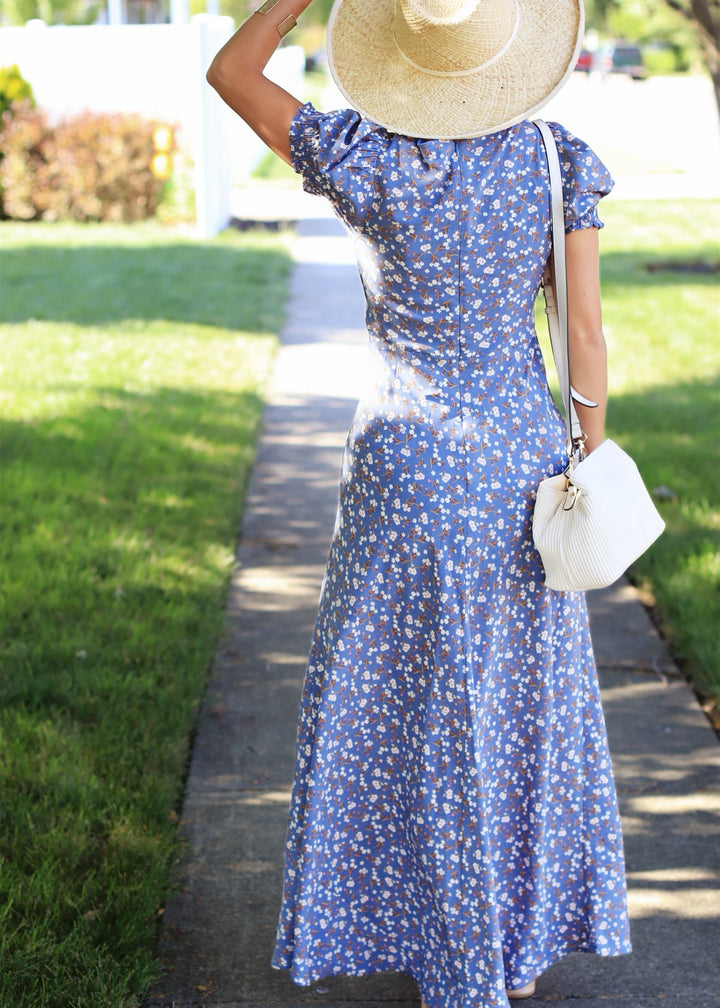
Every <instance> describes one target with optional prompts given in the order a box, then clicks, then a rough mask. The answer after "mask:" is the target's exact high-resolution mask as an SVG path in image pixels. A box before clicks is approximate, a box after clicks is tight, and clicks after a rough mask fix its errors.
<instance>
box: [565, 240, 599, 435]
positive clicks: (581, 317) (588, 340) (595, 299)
mask: <svg viewBox="0 0 720 1008" xmlns="http://www.w3.org/2000/svg"><path fill="white" fill-rule="evenodd" d="M565 253H566V258H567V280H568V323H569V338H570V376H571V381H572V385H573V388H575V389H576V390H577V392H579V393H580V395H582V396H584V397H585V398H586V399H590V400H591V401H592V402H596V403H597V404H598V405H597V406H595V407H589V406H583V405H582V404H581V403H578V402H576V403H575V406H576V408H577V412H578V417H579V418H580V423H581V424H582V428H583V430H584V431H585V433H586V434H587V441H586V448H587V450H588V451H592V450H593V448H597V447H598V445H599V444H600V443H601V442H602V440H603V437H604V431H605V407H606V403H607V350H606V346H605V337H604V335H603V329H602V310H601V305H600V275H599V243H598V230H597V228H582V229H580V230H578V231H570V233H569V234H567V235H566V236H565Z"/></svg>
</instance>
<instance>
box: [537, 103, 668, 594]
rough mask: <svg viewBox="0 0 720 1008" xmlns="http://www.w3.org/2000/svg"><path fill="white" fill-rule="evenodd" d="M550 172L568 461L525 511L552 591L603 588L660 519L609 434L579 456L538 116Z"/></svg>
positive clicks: (659, 526)
mask: <svg viewBox="0 0 720 1008" xmlns="http://www.w3.org/2000/svg"><path fill="white" fill-rule="evenodd" d="M534 125H535V126H536V127H537V128H538V130H539V131H540V134H541V136H542V139H543V143H544V145H545V152H546V154H547V159H548V166H549V169H550V190H551V194H552V235H553V260H554V264H555V291H556V292H557V302H556V300H555V297H554V296H553V289H552V271H551V269H550V268H549V267H548V269H546V271H545V275H544V276H543V293H544V295H545V301H546V311H547V316H548V325H549V329H550V341H551V343H552V350H553V358H554V360H555V367H556V368H557V372H558V379H559V381H560V390H561V394H562V399H563V407H564V410H565V426H566V429H567V447H568V458H569V461H568V466H567V468H566V469H565V470H564V472H562V473H559V474H558V475H557V476H551V477H550V478H549V479H544V480H543V481H542V482H541V483H540V486H539V487H538V491H537V500H536V502H535V509H534V512H533V540H534V542H535V547H536V549H537V551H538V553H539V554H540V557H541V559H542V562H543V566H544V568H545V585H546V586H547V587H548V588H553V589H554V590H555V591H587V590H588V589H591V588H605V587H607V585H610V584H612V583H613V581H616V580H617V579H618V578H619V577H620V575H621V574H623V573H624V571H626V570H627V568H628V567H629V566H630V564H631V563H633V562H634V561H635V560H637V558H638V557H639V556H641V555H642V554H643V553H644V552H645V550H646V549H647V548H648V547H649V546H650V545H651V544H652V543H653V542H655V540H656V539H657V538H658V536H659V535H660V533H661V532H662V531H663V529H664V528H665V523H664V522H663V520H662V518H661V517H660V515H659V514H658V512H657V509H656V507H655V505H654V504H653V502H652V498H651V497H650V494H649V493H648V491H647V489H646V488H645V484H644V483H643V481H642V478H641V476H640V473H639V472H638V468H637V466H636V465H635V463H634V462H633V460H632V459H631V458H630V456H629V455H628V454H627V453H626V452H624V451H623V450H622V448H620V447H619V446H618V445H617V444H615V442H614V441H611V440H609V439H607V440H605V441H603V443H602V444H601V445H600V446H599V447H597V448H596V449H595V450H594V451H592V452H590V454H589V455H585V452H584V448H583V443H584V439H585V436H584V434H583V431H582V427H581V425H580V421H579V419H578V415H577V411H576V409H575V405H574V402H573V400H576V401H578V402H581V403H584V404H585V405H587V406H593V405H595V404H594V403H591V402H590V401H589V400H587V399H584V398H583V397H582V396H581V395H579V394H578V393H577V392H576V391H575V389H573V387H572V385H571V384H570V365H569V343H568V316H567V274H566V269H565V226H564V224H565V222H564V214H563V194H562V175H561V171H560V160H559V158H558V153H557V147H556V145H555V138H554V137H553V135H552V132H551V130H550V128H549V127H548V125H547V123H545V122H543V121H542V120H540V119H538V120H535V122H534Z"/></svg>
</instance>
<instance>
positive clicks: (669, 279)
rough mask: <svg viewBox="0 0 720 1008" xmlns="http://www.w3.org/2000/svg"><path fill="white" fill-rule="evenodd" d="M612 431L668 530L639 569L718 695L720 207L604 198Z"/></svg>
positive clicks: (691, 667)
mask: <svg viewBox="0 0 720 1008" xmlns="http://www.w3.org/2000/svg"><path fill="white" fill-rule="evenodd" d="M602 216H603V219H604V220H605V222H606V227H605V229H604V230H603V231H602V232H601V248H602V257H603V258H602V283H603V296H604V321H605V333H606V336H607V340H608V350H609V372H610V402H609V408H608V434H609V435H610V436H611V437H613V438H614V439H615V440H617V441H618V442H619V443H620V444H621V445H622V446H623V447H624V448H625V449H626V450H627V451H629V452H630V454H631V455H632V456H633V457H634V458H635V460H636V462H637V464H638V466H639V468H640V471H641V473H642V475H643V477H644V479H645V481H646V483H647V485H648V487H649V489H651V490H657V491H659V497H658V500H657V504H658V507H659V509H660V511H661V513H662V515H663V517H664V518H665V521H666V524H667V529H666V531H665V533H664V534H663V535H662V536H661V538H660V539H659V540H658V542H657V543H656V544H655V545H654V546H652V547H651V549H650V550H649V552H648V553H647V554H646V555H645V556H643V557H642V558H641V559H640V560H639V561H638V562H637V564H636V565H635V566H634V567H633V569H632V570H631V577H632V580H633V581H634V582H635V583H636V584H637V585H638V586H639V587H640V588H641V590H642V591H643V592H644V593H645V598H646V600H647V601H648V603H650V604H654V605H655V607H656V612H657V614H658V616H659V617H660V619H661V621H662V627H663V632H664V634H665V635H666V637H667V639H668V641H669V643H670V644H671V647H672V649H673V652H674V655H675V657H676V658H677V659H679V660H680V661H681V662H682V664H683V667H684V669H685V670H686V671H687V673H688V674H689V675H690V676H691V678H692V679H693V681H694V682H695V684H696V686H697V687H698V689H699V690H700V691H701V692H702V693H703V694H704V695H705V696H706V697H711V698H715V700H716V701H717V700H720V633H718V627H720V448H719V445H720V272H719V268H720V243H718V235H719V234H720V204H718V203H717V202H710V201H704V200H686V201H682V202H673V201H663V202H636V203H625V202H621V201H618V202H613V200H612V199H610V200H607V201H604V203H603V206H602Z"/></svg>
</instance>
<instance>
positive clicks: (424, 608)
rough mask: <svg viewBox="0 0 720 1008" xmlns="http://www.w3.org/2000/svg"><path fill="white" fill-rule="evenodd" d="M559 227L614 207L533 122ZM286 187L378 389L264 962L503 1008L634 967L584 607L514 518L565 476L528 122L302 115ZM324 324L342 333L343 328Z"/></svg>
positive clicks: (340, 548)
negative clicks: (560, 964) (343, 289)
mask: <svg viewBox="0 0 720 1008" xmlns="http://www.w3.org/2000/svg"><path fill="white" fill-rule="evenodd" d="M552 129H553V132H554V134H555V137H556V139H557V141H558V145H559V149H560V158H561V163H562V166H563V174H564V197H565V214H566V223H567V228H568V230H571V229H574V228H581V227H599V226H601V225H600V221H599V220H598V217H597V212H596V204H597V202H598V200H599V199H600V197H601V196H602V195H604V194H605V193H607V192H608V191H609V190H610V188H611V186H612V181H611V180H610V178H609V176H608V173H607V171H606V170H605V168H604V166H603V165H602V164H601V162H600V161H599V160H598V158H597V157H596V156H595V155H594V154H593V152H592V151H591V150H590V149H589V148H588V147H587V146H586V145H585V144H583V143H582V142H581V141H579V140H577V139H576V138H575V137H573V136H572V135H571V134H570V133H568V132H567V131H566V130H565V129H564V128H563V127H561V126H557V125H554V124H553V126H552ZM291 146H292V153H293V162H294V166H295V168H296V170H297V171H298V172H301V173H302V175H303V178H304V185H305V188H306V189H307V190H308V191H310V192H313V193H318V194H323V195H325V196H327V198H328V199H329V200H330V201H331V203H332V205H333V207H334V209H335V211H336V213H337V214H338V216H339V217H340V218H341V219H342V220H343V221H344V222H345V223H346V225H347V226H348V227H349V229H350V231H351V233H352V235H353V236H354V239H355V245H356V250H357V258H358V264H359V268H360V273H361V277H362V282H363V285H364V288H365V294H366V299H367V328H368V333H369V341H370V360H371V381H370V382H369V386H368V391H367V394H366V395H365V396H364V397H363V398H362V400H361V401H360V403H359V405H358V409H357V413H356V416H355V420H354V423H353V425H352V428H351V430H350V433H349V436H348V440H347V445H346V449H345V454H344V461H343V468H342V478H341V487H340V502H339V509H338V515H337V523H336V527H335V533H334V537H333V541H332V546H331V551H330V557H329V561H328V567H327V572H326V576H325V580H324V583H323V589H322V596H321V600H320V608H319V613H318V618H317V624H316V628H315V634H314V639H313V643H312V650H311V654H310V658H309V664H308V669H307V675H306V680H305V687H304V695H303V701H302V711H301V720H300V728H299V737H298V748H297V767H296V778H295V786H294V791H293V799H292V808H291V814H290V825H289V832H288V841H287V851H286V867H285V888H284V896H283V905H282V910H281V915H280V923H279V929H278V937H277V945H276V950H275V956H274V959H273V965H274V966H276V967H278V968H287V969H290V970H291V975H292V978H293V979H294V980H295V981H296V982H297V983H300V984H309V983H311V982H312V981H314V980H316V979H319V978H321V977H326V976H330V975H334V974H352V975H359V974H368V973H375V972H378V971H382V970H392V971H401V972H406V973H409V974H411V975H412V976H413V977H414V978H415V980H416V981H417V983H418V986H419V988H420V991H421V993H422V996H423V998H424V1000H425V1002H426V1004H427V1005H428V1006H429V1008H471V1006H472V1008H506V1006H507V1005H508V1001H507V998H506V995H505V989H506V987H509V988H515V987H520V986H523V985H524V984H526V983H528V982H529V981H530V980H531V979H533V978H534V977H535V976H537V975H538V974H539V973H541V972H542V971H543V970H544V969H545V968H546V967H548V966H549V965H550V964H551V963H552V962H554V961H555V960H557V959H558V958H560V957H561V956H563V955H565V954H566V953H568V952H571V951H578V950H579V951H585V952H596V953H600V954H603V955H615V954H619V953H624V952H628V951H630V944H629V938H628V922H627V911H626V899H625V881H624V865H623V850H622V839H621V833H620V824H619V818H618V811H617V804H616V797H615V790H614V784H613V778H612V769H611V764H610V757H609V754H608V748H607V739H606V733H605V726H604V722H603V716H602V711H601V706H600V699H599V692H598V685H597V675H596V671H595V665H594V659H593V652H592V645H591V641H590V635H589V631H588V620H587V611H586V607H585V598H584V595H582V594H579V593H558V592H554V591H551V590H549V589H546V588H545V587H544V585H543V570H542V566H541V563H540V559H539V557H538V554H537V553H536V551H535V549H534V548H533V543H532V536H531V524H530V523H531V513H532V507H533V498H534V493H535V488H536V486H537V484H538V482H539V481H540V479H541V478H542V477H544V476H547V475H549V474H552V473H555V472H558V471H560V469H561V468H562V467H563V465H564V461H565V459H564V456H563V444H564V427H563V423H562V419H561V417H560V414H559V413H558V411H557V409H556V407H555V405H554V403H553V400H552V398H551V395H550V392H549V389H548V385H547V379H546V375H545V369H544V366H543V361H542V358H541V353H540V349H539V347H538V341H537V336H536V332H535V325H534V317H533V305H534V302H535V298H536V294H537V291H538V286H539V283H540V278H541V274H542V271H543V266H544V264H545V262H546V260H547V257H548V253H549V250H550V223H549V196H548V175H547V169H546V163H545V157H544V153H543V151H542V148H541V143H540V139H539V136H538V134H537V131H536V129H535V128H534V127H533V126H532V125H531V124H530V123H528V122H522V123H520V124H519V125H517V126H513V127H511V128H510V129H505V130H502V131H500V132H497V133H494V134H491V135H488V136H484V137H481V138H479V139H472V140H460V141H428V140H414V139H409V138H407V137H402V136H398V135H395V134H391V133H388V132H386V131H385V130H384V129H382V128H381V127H378V126H376V125H374V124H373V123H371V122H367V121H365V120H362V119H361V118H360V117H359V116H358V115H357V113H355V112H352V111H341V112H332V113H328V114H320V113H318V112H317V111H315V109H313V108H312V106H310V105H305V106H303V107H302V108H301V109H299V111H298V113H297V115H296V116H295V118H294V120H293V124H292V129H291ZM338 321H341V320H338Z"/></svg>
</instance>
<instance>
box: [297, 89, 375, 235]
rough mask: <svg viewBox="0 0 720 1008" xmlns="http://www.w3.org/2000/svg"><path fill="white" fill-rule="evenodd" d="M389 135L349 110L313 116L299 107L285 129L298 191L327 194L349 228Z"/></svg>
mask: <svg viewBox="0 0 720 1008" xmlns="http://www.w3.org/2000/svg"><path fill="white" fill-rule="evenodd" d="M387 139H388V135H387V134H386V132H385V130H384V129H383V128H382V127H381V126H377V125H376V124H375V123H372V122H369V121H368V120H365V119H362V118H361V117H360V116H359V115H358V113H357V112H355V111H353V110H352V109H342V110H339V111H334V112H326V113H321V112H318V111H317V110H316V109H315V108H314V107H313V106H312V105H311V104H310V103H306V104H305V105H302V106H301V107H300V108H299V109H298V110H297V112H296V113H295V116H294V117H293V120H292V123H291V126H290V153H291V157H292V166H293V168H294V169H295V171H296V172H297V173H298V174H299V175H302V179H303V189H305V191H306V192H309V193H312V194H313V195H317V196H326V197H327V198H328V199H329V200H330V202H331V203H332V204H333V206H334V208H335V210H336V212H337V213H338V214H339V215H340V216H341V217H342V218H343V219H345V220H346V221H347V222H348V223H349V224H353V223H355V222H356V220H357V219H359V218H362V216H363V210H364V208H365V207H366V206H369V204H370V202H371V197H372V195H373V192H374V188H375V176H376V172H377V162H378V158H379V156H380V154H381V152H382V150H383V148H384V146H386V142H387Z"/></svg>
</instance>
